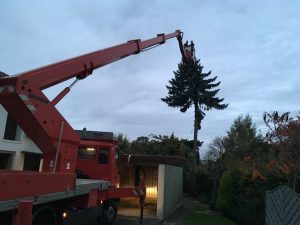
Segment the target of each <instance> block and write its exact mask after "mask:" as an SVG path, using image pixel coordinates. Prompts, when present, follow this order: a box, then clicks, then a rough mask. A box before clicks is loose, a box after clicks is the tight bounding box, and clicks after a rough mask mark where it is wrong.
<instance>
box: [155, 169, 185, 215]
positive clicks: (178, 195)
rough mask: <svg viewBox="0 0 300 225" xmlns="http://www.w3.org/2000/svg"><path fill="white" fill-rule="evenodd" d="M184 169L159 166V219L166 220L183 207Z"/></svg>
mask: <svg viewBox="0 0 300 225" xmlns="http://www.w3.org/2000/svg"><path fill="white" fill-rule="evenodd" d="M182 182H183V168H182V167H177V166H171V165H163V164H160V165H159V166H158V195H157V217H158V218H159V219H165V218H166V217H168V216H169V215H170V214H171V213H172V212H173V211H175V210H176V209H178V208H179V207H180V206H182V184H183V183H182Z"/></svg>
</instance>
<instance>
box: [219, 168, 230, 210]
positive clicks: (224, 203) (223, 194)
mask: <svg viewBox="0 0 300 225" xmlns="http://www.w3.org/2000/svg"><path fill="white" fill-rule="evenodd" d="M232 203H233V180H232V177H231V174H230V172H229V171H225V172H224V173H223V176H222V178H221V180H220V187H219V198H218V207H219V208H220V209H221V210H222V211H223V212H228V211H229V210H230V209H231V207H232Z"/></svg>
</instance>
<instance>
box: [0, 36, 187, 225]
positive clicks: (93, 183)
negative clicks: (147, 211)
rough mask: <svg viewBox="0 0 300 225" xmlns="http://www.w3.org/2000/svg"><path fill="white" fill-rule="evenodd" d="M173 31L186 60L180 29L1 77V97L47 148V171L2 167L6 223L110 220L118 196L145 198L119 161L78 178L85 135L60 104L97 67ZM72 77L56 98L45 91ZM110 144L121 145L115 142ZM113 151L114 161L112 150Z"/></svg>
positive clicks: (0, 218)
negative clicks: (122, 173) (122, 177)
mask: <svg viewBox="0 0 300 225" xmlns="http://www.w3.org/2000/svg"><path fill="white" fill-rule="evenodd" d="M174 37H176V38H177V40H178V43H179V47H180V51H181V54H182V59H183V60H186V55H187V54H186V51H188V50H185V48H184V46H183V45H182V32H181V31H179V30H176V31H175V32H173V33H170V34H158V35H157V37H154V38H151V39H148V40H144V41H141V40H140V39H138V40H132V41H128V42H126V43H123V44H120V45H116V46H113V47H109V48H106V49H102V50H99V51H95V52H92V53H88V54H85V55H82V56H78V57H75V58H71V59H68V60H64V61H61V62H58V63H54V64H51V65H48V66H44V67H41V68H37V69H34V70H31V71H28V72H23V73H20V74H17V75H15V76H4V77H2V78H0V103H1V104H2V106H3V107H4V108H5V109H6V111H7V112H8V113H9V114H10V115H11V116H12V117H13V118H14V120H15V121H16V122H17V123H18V124H19V125H20V127H21V128H22V129H23V131H24V132H25V133H26V134H27V135H28V136H29V137H30V138H31V139H32V140H33V141H34V142H35V144H36V145H37V146H38V147H39V149H40V150H41V151H42V153H43V166H42V172H25V171H9V170H0V224H1V225H60V224H83V223H84V222H85V221H86V218H92V217H95V219H96V218H97V221H98V222H99V223H109V222H112V220H113V219H114V217H115V215H111V209H114V204H113V202H114V200H116V199H120V198H124V197H139V198H140V200H141V203H142V202H143V199H144V197H145V186H144V185H143V186H141V187H132V188H118V187H116V180H115V179H118V177H115V175H114V174H111V170H112V167H113V166H117V165H115V164H114V165H113V164H111V165H110V166H111V167H110V168H109V169H108V170H106V172H105V173H106V174H105V173H100V172H99V174H102V175H100V176H98V175H97V173H96V174H95V173H94V174H91V176H89V177H90V179H79V178H76V173H75V170H76V163H77V152H78V147H79V144H80V137H79V135H78V134H77V133H76V132H75V130H74V129H73V128H72V127H71V126H70V124H69V123H68V122H67V121H66V119H65V118H64V117H63V116H62V115H61V114H60V113H59V112H58V110H57V109H56V108H55V105H56V104H57V103H58V102H59V101H60V100H61V99H62V98H63V97H64V96H65V95H66V94H67V93H68V92H69V91H70V89H71V88H72V86H73V85H74V84H75V83H76V82H78V81H79V80H82V79H84V78H86V77H87V76H89V75H91V74H92V72H93V70H95V69H97V68H99V67H102V66H105V65H107V64H110V63H112V62H114V61H117V60H120V59H122V58H124V57H127V56H130V55H133V54H138V53H140V52H142V51H144V50H147V49H149V48H150V47H154V46H157V45H160V44H163V43H165V41H166V40H168V39H171V38H174ZM72 78H75V80H74V82H73V83H72V84H71V85H70V86H69V87H66V88H65V89H64V90H63V91H61V92H60V93H59V94H58V95H57V96H56V97H55V98H54V99H53V100H52V101H50V100H49V99H48V98H47V97H46V96H45V95H44V94H43V92H42V91H43V90H44V89H46V88H48V87H51V86H54V85H56V84H58V83H61V82H63V81H66V80H69V79H72ZM82 142H84V140H83V141H82ZM83 146H84V144H83ZM87 147H88V146H87ZM110 147H111V149H114V150H115V149H116V146H114V143H111V145H110ZM99 151H101V149H100V150H99ZM111 153H113V154H114V152H111ZM97 154H98V155H101V153H100V152H98V153H97ZM109 157H110V158H109V159H108V160H109V164H110V163H111V160H110V159H112V158H113V156H109ZM78 164H80V163H78ZM114 171H116V170H114ZM109 173H110V175H109ZM141 205H142V204H141ZM141 212H142V208H141ZM113 213H114V212H113Z"/></svg>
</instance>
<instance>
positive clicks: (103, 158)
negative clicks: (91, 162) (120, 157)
mask: <svg viewBox="0 0 300 225" xmlns="http://www.w3.org/2000/svg"><path fill="white" fill-rule="evenodd" d="M107 162H108V149H107V148H101V149H100V151H99V155H98V163H99V164H107Z"/></svg>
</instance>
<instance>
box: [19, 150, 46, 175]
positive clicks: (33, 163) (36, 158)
mask: <svg viewBox="0 0 300 225" xmlns="http://www.w3.org/2000/svg"><path fill="white" fill-rule="evenodd" d="M24 154H25V155H24V165H23V170H25V171H39V168H40V162H41V158H42V155H41V154H35V153H27V152H26V153H24Z"/></svg>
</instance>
